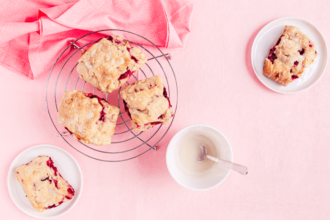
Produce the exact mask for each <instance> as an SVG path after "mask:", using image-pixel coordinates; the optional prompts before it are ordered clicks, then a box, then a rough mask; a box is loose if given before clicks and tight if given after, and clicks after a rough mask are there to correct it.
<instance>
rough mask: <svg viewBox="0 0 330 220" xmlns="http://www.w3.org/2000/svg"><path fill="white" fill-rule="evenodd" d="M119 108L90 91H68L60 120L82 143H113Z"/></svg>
mask: <svg viewBox="0 0 330 220" xmlns="http://www.w3.org/2000/svg"><path fill="white" fill-rule="evenodd" d="M118 115H119V108H117V107H116V106H112V105H109V104H108V103H107V102H106V101H105V100H104V99H101V98H99V97H98V96H96V95H93V94H92V93H89V92H81V91H76V90H74V91H67V92H66V93H65V94H64V96H63V97H62V100H61V103H60V106H59V111H58V122H59V123H60V124H62V125H63V126H64V127H65V128H66V129H67V130H68V131H69V132H70V133H71V134H72V136H73V137H74V138H75V139H76V140H78V141H81V142H82V143H85V144H89V143H90V144H94V145H98V146H102V145H109V144H111V136H112V135H113V134H114V132H115V127H116V122H117V118H118Z"/></svg>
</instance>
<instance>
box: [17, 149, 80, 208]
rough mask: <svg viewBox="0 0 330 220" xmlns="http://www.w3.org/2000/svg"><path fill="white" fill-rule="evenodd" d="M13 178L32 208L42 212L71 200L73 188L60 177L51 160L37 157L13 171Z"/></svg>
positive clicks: (46, 157)
mask: <svg viewBox="0 0 330 220" xmlns="http://www.w3.org/2000/svg"><path fill="white" fill-rule="evenodd" d="M15 177H16V179H17V181H18V182H19V184H20V185H21V186H22V188H23V190H24V192H25V194H26V197H27V198H28V200H29V201H30V203H31V205H32V207H33V208H34V209H35V210H36V211H38V212H43V211H45V210H47V209H51V208H55V207H57V206H59V205H61V204H62V203H64V202H66V201H68V200H71V199H72V197H73V196H74V194H75V191H74V189H73V187H72V186H71V185H70V184H69V183H68V182H67V181H66V180H65V179H64V178H63V177H62V176H61V174H60V173H59V172H58V170H57V168H56V167H55V166H54V162H53V161H52V159H51V158H50V157H48V156H46V155H44V156H39V157H37V158H35V159H33V160H32V161H31V162H29V163H27V164H23V165H21V166H20V167H18V168H17V169H16V171H15Z"/></svg>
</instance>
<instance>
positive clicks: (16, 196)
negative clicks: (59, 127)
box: [7, 144, 83, 219]
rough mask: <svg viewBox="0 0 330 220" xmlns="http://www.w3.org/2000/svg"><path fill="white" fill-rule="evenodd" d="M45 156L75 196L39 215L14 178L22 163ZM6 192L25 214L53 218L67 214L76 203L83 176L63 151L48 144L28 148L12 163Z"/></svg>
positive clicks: (76, 164) (77, 166)
mask: <svg viewBox="0 0 330 220" xmlns="http://www.w3.org/2000/svg"><path fill="white" fill-rule="evenodd" d="M39 155H40V156H42V155H47V156H49V157H51V158H52V160H53V161H54V164H55V166H56V167H57V168H58V170H59V173H60V174H61V175H62V176H63V178H64V179H65V180H66V181H68V183H69V184H70V185H71V186H72V187H73V188H74V190H75V195H74V197H73V198H72V200H70V201H67V202H65V203H63V204H62V205H60V206H58V207H56V208H53V209H49V210H46V211H44V212H43V213H39V212H37V211H35V210H34V209H33V207H32V206H31V204H30V202H29V200H28V199H27V198H26V195H25V193H24V191H23V189H22V187H21V185H20V184H19V183H18V182H17V180H16V178H15V170H16V168H17V167H19V166H20V165H22V164H24V163H28V162H30V161H31V160H33V159H34V158H36V157H37V156H39ZM7 182H8V190H9V194H10V196H11V198H12V200H13V202H14V203H15V205H16V206H17V207H18V208H19V209H20V210H22V211H23V212H25V213H26V214H28V215H30V216H32V217H35V218H43V219H48V218H55V217H58V216H60V215H63V214H64V213H66V212H68V211H69V210H70V209H72V207H73V206H74V205H75V204H76V203H77V201H78V200H79V198H80V195H81V192H82V188H83V176H82V172H81V170H80V167H79V164H78V163H77V161H76V160H75V159H74V158H73V157H72V156H71V155H70V154H69V153H68V152H66V151H65V150H63V149H61V148H59V147H56V146H53V145H48V144H42V145H37V146H34V147H30V148H28V149H26V150H25V151H23V152H22V153H20V154H19V155H18V156H17V157H16V158H15V160H14V161H13V162H12V164H11V166H10V169H9V173H8V179H7Z"/></svg>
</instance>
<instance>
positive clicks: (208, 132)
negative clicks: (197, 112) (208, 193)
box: [166, 125, 233, 191]
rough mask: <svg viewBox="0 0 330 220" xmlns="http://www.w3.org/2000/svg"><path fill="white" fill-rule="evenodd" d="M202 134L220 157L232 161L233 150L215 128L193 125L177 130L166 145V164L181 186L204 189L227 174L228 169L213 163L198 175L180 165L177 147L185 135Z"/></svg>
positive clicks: (222, 179)
mask: <svg viewBox="0 0 330 220" xmlns="http://www.w3.org/2000/svg"><path fill="white" fill-rule="evenodd" d="M191 134H196V135H203V136H206V137H207V138H208V139H210V140H211V141H213V143H214V145H215V146H216V150H217V156H218V157H219V158H220V159H223V160H228V161H231V162H232V161H233V152H232V149H231V146H230V143H229V141H228V139H227V138H226V136H225V135H224V134H222V133H221V132H220V131H219V130H217V129H216V128H213V127H211V126H207V125H193V126H190V127H187V128H184V129H182V130H181V131H179V132H178V133H177V134H176V135H175V136H174V137H173V138H172V140H171V142H170V143H169V145H168V147H167V152H166V164H167V169H168V171H169V172H170V174H171V176H172V177H173V179H174V180H175V181H176V182H177V183H179V184H180V185H181V186H183V187H185V188H187V189H190V190H195V191H205V190H209V189H212V188H214V187H216V186H218V185H220V184H221V183H222V182H223V181H224V180H225V179H226V178H227V176H228V175H229V172H230V170H229V169H228V168H226V167H224V166H221V165H220V164H215V165H214V166H213V167H212V168H211V169H210V170H208V171H207V172H205V173H201V174H198V175H193V174H189V173H188V172H186V171H185V170H184V169H183V167H182V166H181V165H180V162H179V159H178V149H179V146H180V144H181V143H182V141H183V140H185V138H187V136H189V135H191Z"/></svg>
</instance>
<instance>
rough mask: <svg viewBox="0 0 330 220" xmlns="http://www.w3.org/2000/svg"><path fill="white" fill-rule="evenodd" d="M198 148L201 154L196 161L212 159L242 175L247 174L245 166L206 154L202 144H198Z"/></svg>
mask: <svg viewBox="0 0 330 220" xmlns="http://www.w3.org/2000/svg"><path fill="white" fill-rule="evenodd" d="M200 148H201V154H200V155H199V158H198V159H197V160H198V161H203V160H205V158H208V159H210V160H213V161H214V162H217V163H219V164H221V165H224V166H225V167H227V168H229V169H231V170H234V171H236V172H238V173H240V174H242V175H246V174H248V168H247V167H245V166H242V165H239V164H236V163H232V162H229V161H226V160H221V159H218V158H215V157H212V156H210V155H207V152H206V147H205V146H204V145H203V144H201V145H200Z"/></svg>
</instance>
